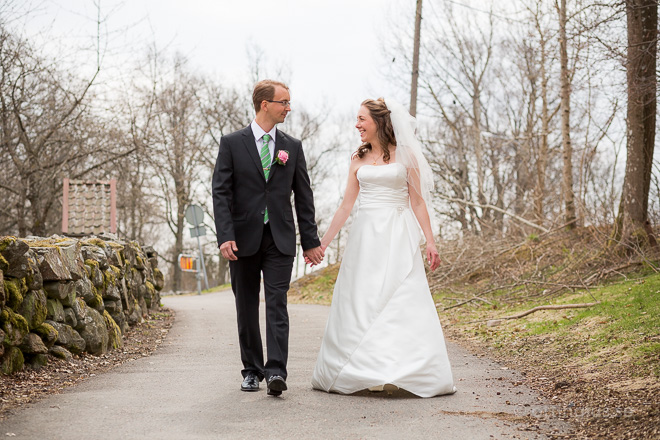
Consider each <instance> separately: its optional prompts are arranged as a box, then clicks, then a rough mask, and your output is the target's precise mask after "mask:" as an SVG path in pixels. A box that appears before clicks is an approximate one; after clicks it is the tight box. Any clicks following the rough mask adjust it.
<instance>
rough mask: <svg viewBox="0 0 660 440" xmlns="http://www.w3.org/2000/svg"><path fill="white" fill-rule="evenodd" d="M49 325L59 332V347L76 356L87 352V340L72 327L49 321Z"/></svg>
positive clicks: (57, 342)
mask: <svg viewBox="0 0 660 440" xmlns="http://www.w3.org/2000/svg"><path fill="white" fill-rule="evenodd" d="M47 323H48V324H50V325H52V326H53V328H55V330H57V341H56V342H55V343H56V344H57V345H62V346H64V348H66V349H67V350H69V351H70V352H71V353H76V354H79V353H82V352H83V350H85V347H86V345H87V344H86V341H85V339H84V338H83V337H82V336H81V335H80V334H79V333H78V332H77V331H75V330H74V329H73V328H72V327H71V326H68V325H66V324H62V323H60V322H53V321H47Z"/></svg>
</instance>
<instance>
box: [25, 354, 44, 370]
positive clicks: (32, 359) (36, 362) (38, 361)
mask: <svg viewBox="0 0 660 440" xmlns="http://www.w3.org/2000/svg"><path fill="white" fill-rule="evenodd" d="M25 365H27V366H28V367H30V368H31V369H33V370H39V369H41V368H43V367H45V366H46V365H48V356H47V355H46V354H45V353H38V354H35V355H27V356H26V357H25Z"/></svg>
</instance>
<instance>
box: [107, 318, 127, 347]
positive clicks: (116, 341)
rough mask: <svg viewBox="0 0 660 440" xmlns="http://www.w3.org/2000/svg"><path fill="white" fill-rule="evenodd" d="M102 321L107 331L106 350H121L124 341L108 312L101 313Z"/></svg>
mask: <svg viewBox="0 0 660 440" xmlns="http://www.w3.org/2000/svg"><path fill="white" fill-rule="evenodd" d="M103 319H104V320H105V326H106V328H107V329H108V349H113V350H115V349H117V348H121V347H123V345H124V341H123V340H122V337H121V329H120V328H119V326H118V325H117V323H116V322H115V320H114V319H112V316H110V314H109V313H108V311H107V310H106V311H104V312H103Z"/></svg>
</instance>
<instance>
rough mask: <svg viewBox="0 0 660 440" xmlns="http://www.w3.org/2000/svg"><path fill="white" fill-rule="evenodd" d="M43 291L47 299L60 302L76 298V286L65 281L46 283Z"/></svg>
mask: <svg viewBox="0 0 660 440" xmlns="http://www.w3.org/2000/svg"><path fill="white" fill-rule="evenodd" d="M44 290H45V291H46V295H47V296H48V298H53V299H58V300H60V301H62V302H64V301H66V300H67V298H70V297H71V296H73V297H74V298H75V296H76V284H75V283H71V282H65V281H46V282H45V283H44Z"/></svg>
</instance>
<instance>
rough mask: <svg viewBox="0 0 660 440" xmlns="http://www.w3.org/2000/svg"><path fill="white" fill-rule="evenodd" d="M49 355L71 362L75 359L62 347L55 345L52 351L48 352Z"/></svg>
mask: <svg viewBox="0 0 660 440" xmlns="http://www.w3.org/2000/svg"><path fill="white" fill-rule="evenodd" d="M48 353H49V354H51V355H52V356H55V357H56V358H58V359H64V360H66V361H69V360H71V359H72V358H73V355H72V354H71V352H70V351H69V350H67V349H66V348H64V347H62V346H61V345H55V346H53V347H51V348H50V350H48Z"/></svg>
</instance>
